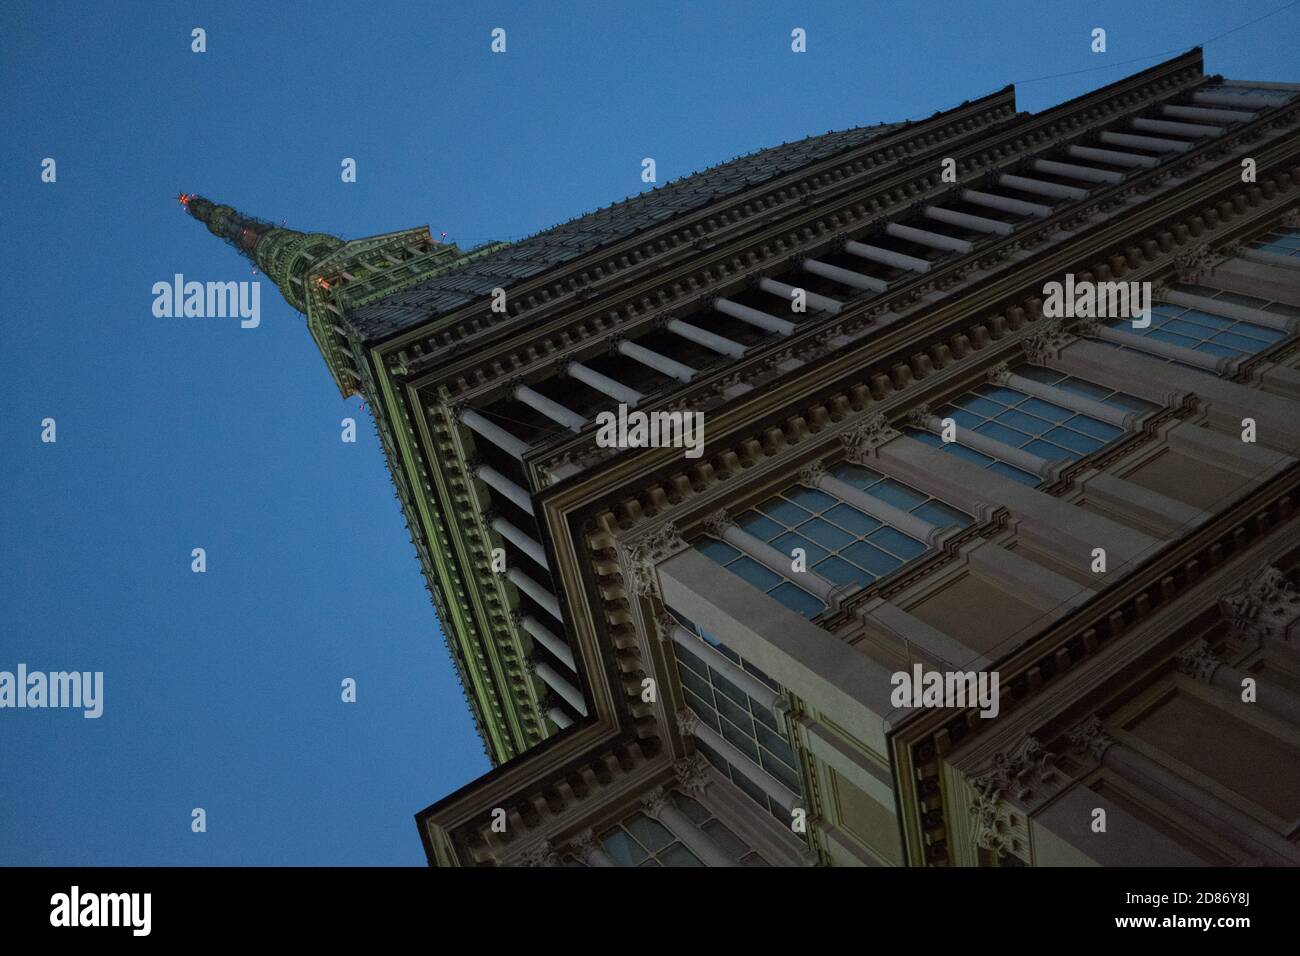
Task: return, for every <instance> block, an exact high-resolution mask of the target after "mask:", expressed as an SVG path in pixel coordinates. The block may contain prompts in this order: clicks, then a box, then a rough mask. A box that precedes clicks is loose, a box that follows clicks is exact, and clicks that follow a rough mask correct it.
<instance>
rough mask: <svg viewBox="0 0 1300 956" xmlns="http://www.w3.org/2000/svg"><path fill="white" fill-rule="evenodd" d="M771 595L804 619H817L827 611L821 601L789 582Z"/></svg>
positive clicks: (774, 590) (774, 589)
mask: <svg viewBox="0 0 1300 956" xmlns="http://www.w3.org/2000/svg"><path fill="white" fill-rule="evenodd" d="M769 593H770V594H771V595H772V597H774V598H776V599H777V600H778V601H780V602H781V603H782V604H784V605H785V606H786V607H788V608H789V609H790V610H792V611H794V612H795V613H796V614H801V615H803V616H804V617H808V618H813V617H816V616H817V615H818V614H820V613H821V612H822V611H824V610H825V609H826V605H825V604H823V603H822V602H821V600H820V599H818V598H815V597H813V596H812V595H811V594H809V593H808V592H807V591H804V590H803V589H801V588H797V587H795V586H794V585H793V584H791V583H790V582H789V581H787V582H786V583H784V584H782V585H781V586H780V587H777V588H773V589H772V591H771V592H769Z"/></svg>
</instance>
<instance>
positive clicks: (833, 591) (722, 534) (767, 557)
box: [691, 511, 856, 620]
mask: <svg viewBox="0 0 1300 956" xmlns="http://www.w3.org/2000/svg"><path fill="white" fill-rule="evenodd" d="M705 530H706V531H708V533H709V534H711V535H713V536H714V537H715V538H720V539H721V540H723V541H725V542H727V544H729V545H731V546H732V547H733V548H736V549H737V550H739V551H742V552H744V553H745V554H747V555H749V556H750V557H751V558H753V559H754V560H755V561H757V562H758V563H759V564H761V565H763V566H764V567H765V568H767V569H768V570H769V571H773V572H774V573H776V574H779V575H781V576H782V577H786V578H795V575H796V572H795V571H794V570H793V569H792V568H791V563H792V562H793V560H794V559H793V557H792V556H791V555H788V554H784V553H783V552H781V551H778V550H777V549H776V548H774V547H772V546H771V545H770V544H768V543H767V542H766V541H760V540H759V539H758V538H756V537H754V536H753V535H752V534H750V533H749V532H748V531H745V530H744V529H743V528H741V527H740V525H738V524H736V523H735V522H734V521H732V520H731V516H730V515H728V514H727V512H726V511H718V512H716V513H715V514H713V515H712V516H711V517H710V518H709V519H708V521H707V522H706V523H705ZM797 575H798V576H797V578H795V583H797V584H798V585H799V586H800V587H801V588H803V589H804V590H805V591H810V592H812V593H813V594H815V595H817V597H819V598H821V599H822V600H823V601H825V602H826V603H827V604H832V603H833V602H834V601H835V600H836V598H837V592H838V593H839V594H840V595H842V594H843V593H844V592H845V591H846V590H847V589H845V588H844V587H842V586H840V585H836V584H833V583H831V582H830V581H828V580H826V579H825V578H824V577H822V576H821V575H820V574H818V573H817V572H816V571H812V570H808V571H800V572H797ZM853 590H856V588H854V589H853ZM691 620H694V618H691Z"/></svg>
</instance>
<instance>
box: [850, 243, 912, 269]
mask: <svg viewBox="0 0 1300 956" xmlns="http://www.w3.org/2000/svg"><path fill="white" fill-rule="evenodd" d="M844 251H845V252H847V253H849V254H850V255H854V256H857V257H859V258H860V259H870V260H871V261H872V262H879V263H880V264H881V265H886V266H893V267H894V268H895V269H905V270H907V271H908V272H929V271H930V263H929V262H928V261H927V260H925V259H918V258H917V257H916V256H908V255H904V254H903V253H901V252H893V251H891V250H889V249H881V248H880V247H879V246H872V245H868V244H867V243H865V242H855V241H854V240H852V239H850V240H848V241H847V242H845V243H844Z"/></svg>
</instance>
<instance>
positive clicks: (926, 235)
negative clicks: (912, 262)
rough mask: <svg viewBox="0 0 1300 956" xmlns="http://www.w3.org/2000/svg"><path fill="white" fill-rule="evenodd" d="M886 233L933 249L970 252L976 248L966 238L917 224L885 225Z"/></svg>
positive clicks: (894, 223)
mask: <svg viewBox="0 0 1300 956" xmlns="http://www.w3.org/2000/svg"><path fill="white" fill-rule="evenodd" d="M885 235H887V236H893V237H894V238H895V239H906V240H908V241H909V242H917V243H920V244H921V245H923V246H929V247H930V248H931V249H942V250H944V251H945V252H970V251H971V250H972V249H974V248H975V244H974V243H972V242H967V241H966V240H965V239H954V238H953V237H952V236H945V235H942V234H941V233H937V232H930V230H928V229H917V228H916V227H915V226H904V225H902V224H901V223H897V222H891V223H887V224H886V225H885Z"/></svg>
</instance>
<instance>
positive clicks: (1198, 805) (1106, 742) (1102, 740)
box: [1070, 716, 1300, 866]
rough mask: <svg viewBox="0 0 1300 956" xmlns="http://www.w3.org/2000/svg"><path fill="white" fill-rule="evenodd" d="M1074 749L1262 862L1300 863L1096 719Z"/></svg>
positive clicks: (1260, 828)
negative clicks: (1139, 751) (1118, 737)
mask: <svg viewBox="0 0 1300 956" xmlns="http://www.w3.org/2000/svg"><path fill="white" fill-rule="evenodd" d="M1070 744H1071V746H1073V747H1074V748H1075V750H1077V751H1079V752H1080V753H1083V754H1086V755H1088V756H1091V757H1093V758H1094V759H1095V760H1096V761H1097V762H1098V763H1099V764H1101V765H1102V766H1103V767H1105V768H1107V769H1108V770H1112V771H1114V772H1115V773H1117V774H1119V775H1120V776H1121V777H1123V778H1125V779H1126V780H1129V781H1131V782H1133V783H1136V784H1138V785H1139V786H1141V787H1143V788H1144V789H1148V790H1150V791H1151V792H1152V793H1153V795H1156V796H1159V797H1161V798H1162V799H1163V800H1165V802H1167V803H1169V804H1170V805H1171V806H1173V807H1174V808H1176V809H1178V810H1180V811H1181V812H1183V813H1185V814H1187V815H1188V816H1189V817H1191V818H1192V819H1193V820H1196V821H1197V822H1198V823H1200V824H1201V825H1202V826H1204V827H1206V828H1207V829H1209V830H1210V831H1212V832H1215V833H1220V834H1222V835H1223V836H1225V837H1226V838H1228V839H1229V840H1230V841H1231V842H1232V843H1234V844H1235V845H1236V846H1237V847H1239V848H1240V849H1242V850H1244V851H1245V852H1247V853H1250V854H1251V855H1253V856H1257V857H1259V858H1260V860H1261V862H1264V863H1267V864H1272V865H1278V866H1286V865H1290V866H1295V865H1296V864H1298V863H1300V848H1298V847H1295V846H1293V845H1292V844H1291V843H1289V842H1288V841H1286V840H1285V839H1283V838H1282V837H1281V836H1279V835H1278V834H1276V833H1274V832H1273V831H1272V830H1270V829H1269V828H1268V827H1266V826H1264V825H1263V824H1261V823H1259V822H1258V821H1256V820H1255V819H1254V818H1253V817H1250V816H1248V815H1247V814H1245V813H1243V812H1242V811H1240V810H1238V809H1237V808H1236V807H1234V806H1232V805H1231V804H1229V803H1226V802H1225V801H1223V800H1220V799H1219V798H1218V797H1217V796H1215V795H1214V794H1212V793H1210V792H1209V791H1207V790H1202V789H1201V788H1200V787H1198V786H1196V785H1195V784H1193V783H1191V782H1189V781H1187V780H1184V779H1183V778H1182V777H1180V776H1178V775H1177V774H1176V773H1174V772H1173V771H1172V770H1169V769H1168V768H1167V767H1164V766H1163V765H1161V764H1159V763H1157V762H1156V761H1154V760H1152V759H1151V758H1150V757H1147V756H1146V755H1145V754H1141V753H1138V752H1137V751H1136V750H1133V749H1131V748H1129V747H1127V746H1125V745H1124V744H1121V743H1118V742H1116V741H1115V739H1114V738H1113V737H1111V736H1110V734H1108V733H1107V732H1106V728H1105V727H1104V726H1103V725H1102V723H1101V720H1100V719H1099V718H1097V717H1096V716H1093V717H1091V718H1089V719H1088V720H1086V721H1084V722H1083V723H1082V724H1080V725H1079V726H1078V727H1076V728H1075V729H1074V730H1073V731H1072V732H1071V733H1070Z"/></svg>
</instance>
